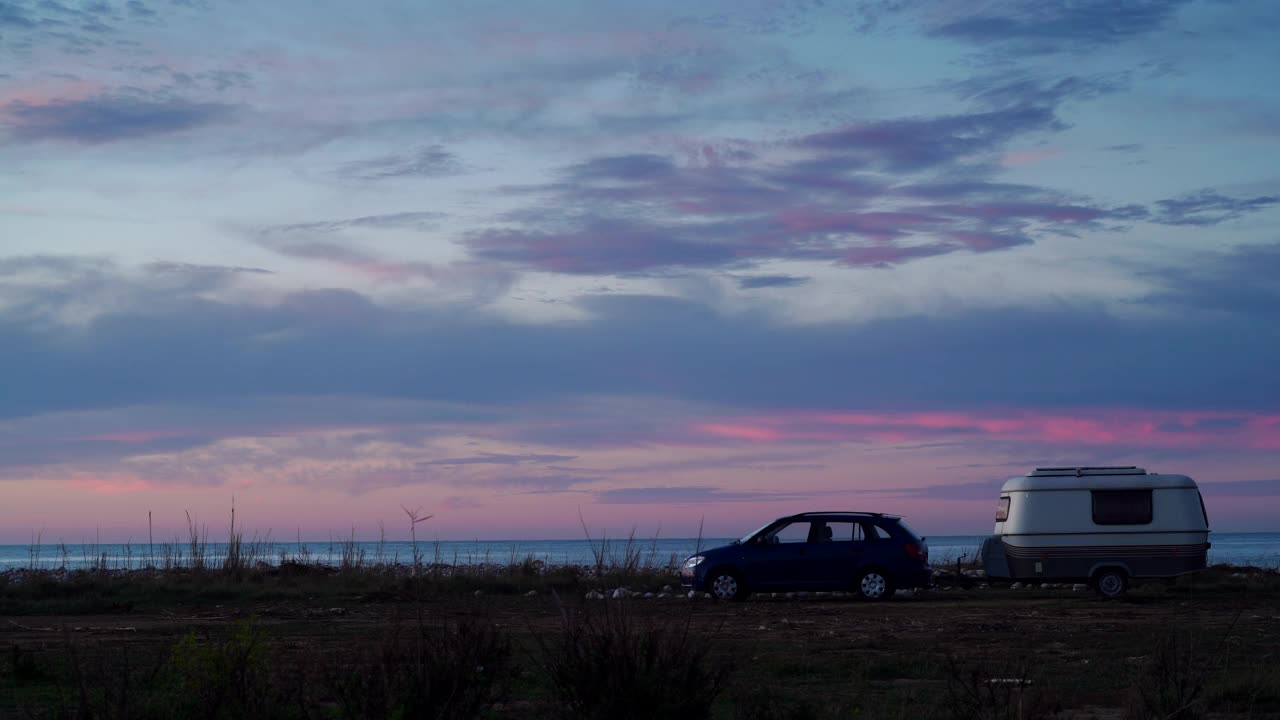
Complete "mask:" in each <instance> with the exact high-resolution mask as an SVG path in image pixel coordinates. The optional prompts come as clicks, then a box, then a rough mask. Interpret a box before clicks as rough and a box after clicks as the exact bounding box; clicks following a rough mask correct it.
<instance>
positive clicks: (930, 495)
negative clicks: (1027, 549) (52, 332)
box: [881, 478, 1004, 507]
mask: <svg viewBox="0 0 1280 720" xmlns="http://www.w3.org/2000/svg"><path fill="white" fill-rule="evenodd" d="M1003 484H1004V478H1001V479H999V480H982V481H980V482H969V483H953V484H950V485H926V486H923V487H904V488H887V489H885V490H883V491H882V493H881V494H883V495H884V496H886V497H897V498H927V499H933V500H959V501H969V500H985V501H987V502H990V503H992V506H993V507H994V504H995V501H996V498H998V497H1000V486H1001V485H1003Z"/></svg>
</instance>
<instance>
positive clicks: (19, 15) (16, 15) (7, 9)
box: [0, 2, 36, 28]
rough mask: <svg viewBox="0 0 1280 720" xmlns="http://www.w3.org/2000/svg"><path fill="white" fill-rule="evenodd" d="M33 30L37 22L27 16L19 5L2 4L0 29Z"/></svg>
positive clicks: (0, 7)
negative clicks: (7, 27)
mask: <svg viewBox="0 0 1280 720" xmlns="http://www.w3.org/2000/svg"><path fill="white" fill-rule="evenodd" d="M4 26H9V27H17V28H33V27H35V26H36V21H35V20H32V19H31V17H30V16H28V15H27V14H25V13H24V12H23V11H22V9H21V8H19V7H18V6H17V5H13V4H10V3H7V2H6V3H0V27H4Z"/></svg>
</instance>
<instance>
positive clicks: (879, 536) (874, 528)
mask: <svg viewBox="0 0 1280 720" xmlns="http://www.w3.org/2000/svg"><path fill="white" fill-rule="evenodd" d="M866 527H867V538H869V539H871V540H888V539H889V538H890V537H891V536H890V535H889V531H888V530H885V529H884V528H882V527H880V526H879V525H876V524H875V523H867V524H866Z"/></svg>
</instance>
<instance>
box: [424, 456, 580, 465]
mask: <svg viewBox="0 0 1280 720" xmlns="http://www.w3.org/2000/svg"><path fill="white" fill-rule="evenodd" d="M577 457H578V456H577V455H555V454H551V453H541V454H539V453H525V454H522V455H513V454H510V453H482V454H480V455H472V456H469V457H453V458H443V459H440V460H428V461H426V462H421V463H418V464H419V465H521V464H524V463H554V462H569V461H570V460H576V459H577Z"/></svg>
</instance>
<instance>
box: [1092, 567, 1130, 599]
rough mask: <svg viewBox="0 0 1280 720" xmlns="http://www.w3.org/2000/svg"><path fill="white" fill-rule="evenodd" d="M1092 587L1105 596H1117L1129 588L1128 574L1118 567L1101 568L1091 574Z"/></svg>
mask: <svg viewBox="0 0 1280 720" xmlns="http://www.w3.org/2000/svg"><path fill="white" fill-rule="evenodd" d="M1093 589H1094V590H1097V591H1098V594H1099V595H1101V596H1102V597H1105V598H1118V597H1120V596H1121V595H1124V593H1125V591H1126V590H1128V589H1129V575H1128V574H1127V573H1125V571H1123V570H1120V569H1119V568H1103V569H1102V570H1099V571H1098V572H1096V573H1094V574H1093Z"/></svg>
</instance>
